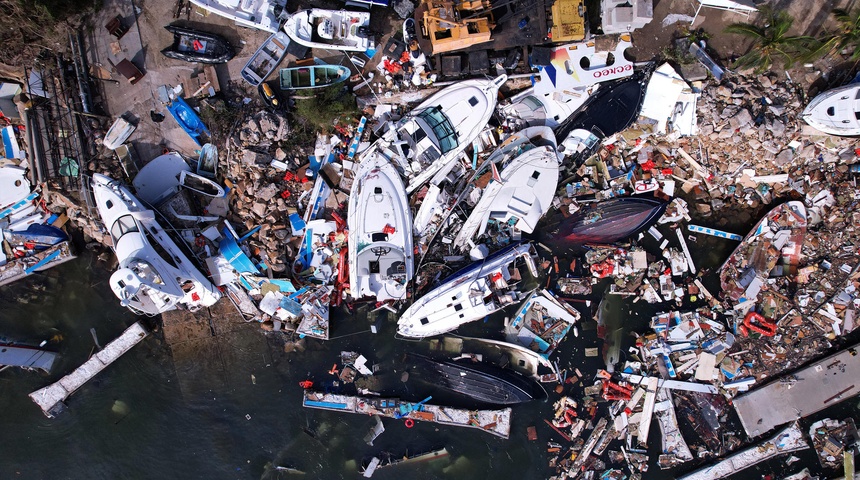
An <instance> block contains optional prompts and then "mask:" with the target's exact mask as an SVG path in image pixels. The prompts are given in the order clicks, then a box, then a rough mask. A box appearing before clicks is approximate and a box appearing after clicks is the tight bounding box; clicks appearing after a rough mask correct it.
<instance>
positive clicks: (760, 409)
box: [733, 347, 860, 437]
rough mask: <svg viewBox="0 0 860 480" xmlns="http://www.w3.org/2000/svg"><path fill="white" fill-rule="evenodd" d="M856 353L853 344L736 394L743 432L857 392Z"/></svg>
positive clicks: (760, 430) (753, 432)
mask: <svg viewBox="0 0 860 480" xmlns="http://www.w3.org/2000/svg"><path fill="white" fill-rule="evenodd" d="M857 353H858V349H857V348H856V347H852V348H849V349H847V350H842V351H841V352H837V353H835V354H833V355H831V356H829V357H827V358H824V359H822V360H820V361H818V362H815V363H813V364H812V365H810V366H809V367H806V368H804V369H802V370H799V371H797V372H795V373H794V374H793V375H789V376H787V377H783V378H780V379H778V380H774V381H773V382H770V383H768V384H766V385H764V386H763V387H761V388H758V389H756V390H753V391H752V392H749V393H747V394H745V395H739V396H738V397H737V398H735V399H734V401H733V403H734V405H735V410H736V411H737V412H738V417H740V420H741V424H742V425H743V427H744V430H745V431H746V433H747V435H749V436H750V437H755V436H758V435H762V434H764V433H767V432H768V431H770V430H771V429H773V428H776V427H778V426H780V425H783V424H786V423H788V422H792V421H794V420H797V419H799V418H803V417H806V416H808V415H812V414H813V413H815V412H818V411H820V410H823V409H825V408H827V407H830V406H833V405H835V404H837V403H839V402H841V401H842V400H845V399H848V398H851V397H853V396H854V395H857V394H858V393H860V386H858V385H857V384H858V383H860V355H857Z"/></svg>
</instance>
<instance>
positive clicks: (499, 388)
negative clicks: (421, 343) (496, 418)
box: [407, 353, 546, 405]
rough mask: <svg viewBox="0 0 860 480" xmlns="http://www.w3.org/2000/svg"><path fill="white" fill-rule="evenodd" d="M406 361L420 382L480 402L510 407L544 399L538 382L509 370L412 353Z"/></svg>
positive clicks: (544, 393)
mask: <svg viewBox="0 0 860 480" xmlns="http://www.w3.org/2000/svg"><path fill="white" fill-rule="evenodd" d="M407 358H408V362H409V363H410V364H412V366H413V371H415V372H417V373H418V375H419V376H420V377H421V379H422V380H424V381H426V382H429V383H432V384H434V385H435V386H437V387H440V388H443V389H446V390H450V391H452V392H456V393H459V394H461V395H465V396H467V397H469V398H471V399H473V400H476V401H478V402H481V403H485V404H490V405H514V404H517V403H524V402H530V401H532V400H543V399H546V390H544V389H543V387H542V386H541V384H540V383H537V382H536V381H534V380H533V379H531V378H529V377H526V376H523V375H520V374H519V373H516V372H514V371H512V370H505V369H503V368H499V367H497V366H495V365H490V364H488V363H483V362H472V361H468V360H467V361H460V362H452V361H447V360H434V359H431V358H428V357H425V356H423V355H418V354H415V353H409V354H407Z"/></svg>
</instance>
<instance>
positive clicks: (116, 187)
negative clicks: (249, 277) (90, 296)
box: [92, 174, 221, 316]
mask: <svg viewBox="0 0 860 480" xmlns="http://www.w3.org/2000/svg"><path fill="white" fill-rule="evenodd" d="M92 187H93V196H94V198H95V202H96V207H97V208H98V211H99V215H100V216H101V219H102V223H104V225H105V227H106V228H107V229H108V231H109V232H110V236H111V241H112V245H113V246H112V248H113V250H114V252H115V253H116V256H117V260H118V262H119V270H117V271H116V272H114V273H113V275H111V278H110V282H109V283H110V286H111V290H113V292H114V294H115V295H116V296H117V298H119V299H120V303H121V304H122V305H123V306H125V307H128V309H129V310H131V311H132V312H134V313H136V314H141V315H150V316H152V315H158V314H161V313H164V312H167V311H170V310H175V309H177V308H184V309H188V310H190V311H196V310H199V309H200V308H203V307H209V306H212V305H214V304H215V302H217V301H218V299H219V298H220V297H221V294H220V293H219V291H218V289H217V288H216V287H215V286H214V285H213V284H212V282H210V281H209V279H207V278H206V276H205V275H203V274H202V273H201V272H200V271H199V270H198V269H197V268H196V267H195V266H194V264H193V263H191V260H190V259H189V258H188V257H187V256H186V255H185V253H184V252H183V251H182V249H181V248H180V247H179V246H178V245H177V244H176V243H175V242H174V241H173V239H172V238H170V237H169V236H168V235H167V232H166V231H165V230H164V229H163V228H162V227H161V225H159V224H158V222H157V221H156V219H155V212H153V211H152V210H149V209H147V208H146V207H144V206H143V205H142V204H141V202H140V200H138V199H137V198H135V197H134V195H132V194H131V192H130V191H129V190H128V189H127V188H125V187H123V186H122V185H120V184H119V182H117V181H115V180H113V179H111V178H109V177H106V176H104V175H101V174H94V175H93V183H92Z"/></svg>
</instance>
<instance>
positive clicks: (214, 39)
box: [161, 25, 233, 63]
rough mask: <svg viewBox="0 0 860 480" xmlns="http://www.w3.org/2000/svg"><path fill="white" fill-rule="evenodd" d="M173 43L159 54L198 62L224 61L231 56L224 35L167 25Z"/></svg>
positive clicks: (230, 50) (231, 49)
mask: <svg viewBox="0 0 860 480" xmlns="http://www.w3.org/2000/svg"><path fill="white" fill-rule="evenodd" d="M164 28H165V30H167V31H168V32H170V33H172V34H173V43H172V44H171V45H170V46H169V47H167V48H165V49H163V50H162V51H161V54H162V55H164V56H165V57H167V58H173V59H176V60H184V61H186V62H199V63H225V62H227V61H228V60H230V59H231V58H233V47H231V46H230V43H229V42H227V40H226V39H224V37H222V36H220V35H216V34H214V33H208V32H201V31H200V30H193V29H190V28H184V27H180V26H178V25H167V26H165V27H164Z"/></svg>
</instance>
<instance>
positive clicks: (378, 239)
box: [370, 232, 388, 242]
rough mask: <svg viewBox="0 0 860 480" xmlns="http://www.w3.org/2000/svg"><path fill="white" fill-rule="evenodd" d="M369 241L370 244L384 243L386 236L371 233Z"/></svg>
mask: <svg viewBox="0 0 860 480" xmlns="http://www.w3.org/2000/svg"><path fill="white" fill-rule="evenodd" d="M370 240H371V241H372V242H385V241H387V240H388V234H387V233H384V232H376V233H371V234H370Z"/></svg>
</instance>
